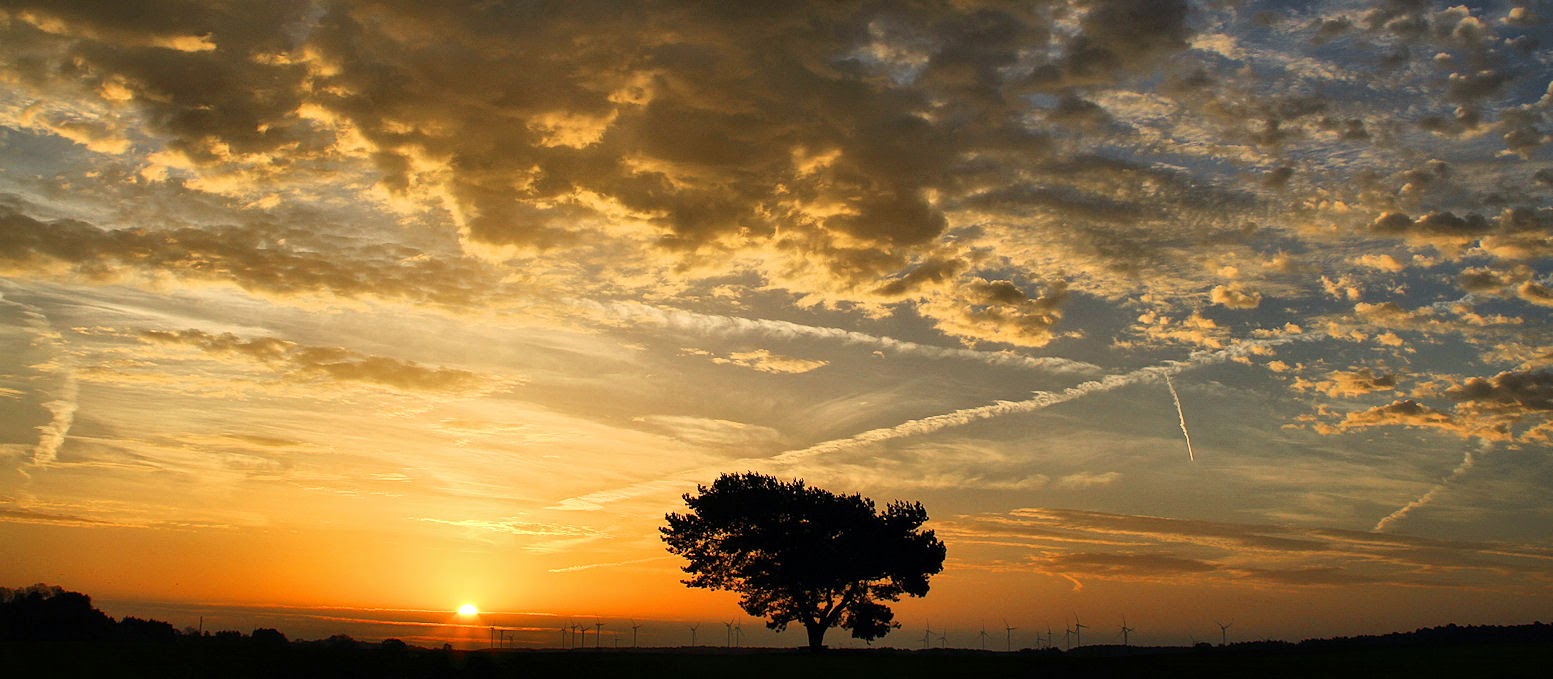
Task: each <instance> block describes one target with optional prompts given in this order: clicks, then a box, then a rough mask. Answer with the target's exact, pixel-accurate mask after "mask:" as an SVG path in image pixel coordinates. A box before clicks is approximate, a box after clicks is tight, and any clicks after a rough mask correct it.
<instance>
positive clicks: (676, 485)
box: [550, 338, 1294, 511]
mask: <svg viewBox="0 0 1553 679" xmlns="http://www.w3.org/2000/svg"><path fill="white" fill-rule="evenodd" d="M1293 340H1294V338H1274V339H1266V340H1251V341H1247V342H1241V343H1237V344H1235V345H1234V346H1231V347H1229V348H1226V349H1220V350H1218V351H1213V352H1206V353H1200V354H1194V355H1193V356H1192V357H1191V358H1188V359H1187V360H1185V361H1169V362H1166V363H1162V364H1159V365H1151V366H1148V367H1146V368H1138V369H1137V370H1133V371H1131V372H1126V373H1120V374H1116V375H1107V376H1105V377H1102V378H1100V379H1097V380H1090V381H1088V382H1083V383H1080V384H1077V385H1074V386H1071V387H1068V388H1067V389H1063V390H1061V391H1055V392H1052V391H1041V392H1036V393H1035V395H1034V396H1032V397H1031V398H1028V399H1025V400H1023V401H997V402H995V403H990V404H987V405H984V406H977V407H975V408H962V409H960V410H955V411H952V412H948V413H943V414H941V415H932V416H929V417H924V418H920V419H916V420H907V421H905V422H902V423H900V424H897V425H894V426H890V427H880V428H878V429H870V430H868V431H865V432H862V433H860V434H854V435H852V436H848V437H845V438H839V439H832V440H829V441H823V442H820V443H816V444H814V445H812V446H809V447H807V448H799V449H796V450H789V451H787V452H784V453H780V454H778V455H776V456H774V457H749V458H743V459H739V460H732V461H729V462H726V463H721V467H720V468H718V469H712V468H698V469H690V470H685V471H683V472H677V473H674V474H673V475H671V476H668V477H663V478H658V479H653V480H651V481H643V482H640V483H636V484H633V485H630V486H626V487H624V488H616V489H613V490H604V491H598V492H595V493H589V494H587V495H581V496H577V497H571V498H566V499H564V500H561V501H560V502H559V503H557V504H556V505H554V506H552V507H550V509H571V510H586V511H591V510H598V509H602V508H603V505H604V504H607V503H610V502H615V501H617V500H624V499H628V498H634V497H641V496H644V495H650V494H653V493H660V492H671V491H672V490H675V489H682V488H684V487H685V485H686V484H689V483H694V482H696V480H697V479H701V478H704V477H705V476H706V475H709V474H715V473H717V472H718V471H720V470H721V469H724V468H728V467H740V466H749V467H751V468H753V467H755V466H765V467H768V468H769V467H771V466H778V467H785V466H790V465H793V464H796V463H798V462H801V461H803V460H807V459H809V458H813V457H817V456H821V455H828V454H831V453H837V452H841V451H845V450H849V449H852V448H861V447H865V446H869V445H873V444H876V443H882V442H884V441H890V440H894V439H900V438H907V437H910V436H921V435H925V434H931V433H933V432H937V431H942V430H944V429H949V428H951V427H960V426H964V425H967V424H970V423H972V422H978V421H981V420H987V419H991V418H994V417H1002V416H1004V415H1017V414H1021V413H1030V412H1035V411H1037V410H1041V409H1043V408H1047V407H1050V406H1054V405H1057V404H1059V403H1067V402H1069V401H1074V400H1077V399H1080V398H1083V397H1085V396H1088V395H1090V394H1095V393H1099V392H1105V391H1112V390H1115V389H1119V388H1121V387H1125V386H1128V385H1132V384H1138V383H1140V382H1149V381H1153V380H1158V379H1160V378H1161V377H1164V378H1166V379H1168V378H1169V376H1170V375H1173V374H1178V373H1181V372H1183V371H1186V370H1189V369H1192V368H1197V367H1201V366H1205V365H1211V364H1215V363H1222V362H1224V361H1227V360H1230V359H1233V358H1237V357H1240V356H1245V355H1246V354H1247V353H1248V352H1249V351H1250V350H1251V348H1252V347H1254V346H1273V345H1278V344H1284V343H1287V342H1290V341H1293Z"/></svg>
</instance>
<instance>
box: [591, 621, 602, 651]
mask: <svg viewBox="0 0 1553 679" xmlns="http://www.w3.org/2000/svg"><path fill="white" fill-rule="evenodd" d="M603 638H604V623H602V622H595V623H593V648H594V650H597V649H598V648H599V641H600V640H601V639H603Z"/></svg>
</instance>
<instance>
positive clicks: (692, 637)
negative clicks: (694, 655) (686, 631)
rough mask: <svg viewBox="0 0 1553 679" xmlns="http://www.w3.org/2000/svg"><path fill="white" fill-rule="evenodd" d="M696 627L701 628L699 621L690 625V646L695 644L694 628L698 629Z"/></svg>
mask: <svg viewBox="0 0 1553 679" xmlns="http://www.w3.org/2000/svg"><path fill="white" fill-rule="evenodd" d="M698 629H701V623H699V622H698V623H696V624H694V625H691V626H690V645H691V646H695V645H696V630H698Z"/></svg>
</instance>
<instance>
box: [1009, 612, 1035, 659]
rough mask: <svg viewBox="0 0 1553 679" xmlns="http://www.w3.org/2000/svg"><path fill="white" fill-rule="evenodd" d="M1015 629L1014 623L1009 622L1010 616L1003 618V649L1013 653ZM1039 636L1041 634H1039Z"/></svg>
mask: <svg viewBox="0 0 1553 679" xmlns="http://www.w3.org/2000/svg"><path fill="white" fill-rule="evenodd" d="M1015 629H1016V628H1015V627H1014V626H1013V625H1010V624H1008V618H1004V619H1003V650H1004V651H1008V652H1010V653H1012V652H1013V651H1014V630H1015ZM1037 636H1039V635H1037Z"/></svg>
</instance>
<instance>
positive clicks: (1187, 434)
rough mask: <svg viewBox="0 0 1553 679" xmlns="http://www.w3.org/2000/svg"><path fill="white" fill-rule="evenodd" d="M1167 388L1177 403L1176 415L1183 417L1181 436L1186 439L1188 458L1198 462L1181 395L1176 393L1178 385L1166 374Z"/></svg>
mask: <svg viewBox="0 0 1553 679" xmlns="http://www.w3.org/2000/svg"><path fill="white" fill-rule="evenodd" d="M1165 388H1166V389H1169V390H1170V398H1171V399H1172V400H1174V401H1175V402H1176V415H1179V416H1180V417H1181V435H1182V436H1185V437H1186V457H1187V459H1188V460H1190V461H1192V462H1196V461H1197V454H1196V453H1193V452H1192V433H1191V432H1189V431H1187V430H1186V411H1184V410H1181V395H1180V394H1177V393H1176V385H1174V384H1171V382H1170V373H1165Z"/></svg>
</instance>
